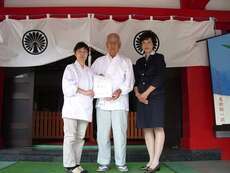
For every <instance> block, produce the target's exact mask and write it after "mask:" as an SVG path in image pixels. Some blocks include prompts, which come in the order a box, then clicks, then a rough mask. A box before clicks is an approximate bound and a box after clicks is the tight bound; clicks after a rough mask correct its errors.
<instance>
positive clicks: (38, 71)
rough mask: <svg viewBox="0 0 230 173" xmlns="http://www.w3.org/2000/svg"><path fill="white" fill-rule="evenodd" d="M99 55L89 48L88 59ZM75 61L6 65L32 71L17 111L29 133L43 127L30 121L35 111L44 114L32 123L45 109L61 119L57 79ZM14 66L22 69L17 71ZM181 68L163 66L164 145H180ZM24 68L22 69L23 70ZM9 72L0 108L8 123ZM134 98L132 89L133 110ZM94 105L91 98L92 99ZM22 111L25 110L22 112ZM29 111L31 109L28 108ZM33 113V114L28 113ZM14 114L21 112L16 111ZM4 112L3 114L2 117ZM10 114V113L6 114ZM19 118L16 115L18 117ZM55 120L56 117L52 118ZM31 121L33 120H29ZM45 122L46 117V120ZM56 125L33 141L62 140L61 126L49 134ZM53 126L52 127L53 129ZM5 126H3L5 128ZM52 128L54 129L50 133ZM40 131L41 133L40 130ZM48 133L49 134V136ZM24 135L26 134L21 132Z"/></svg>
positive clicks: (133, 142) (132, 142)
mask: <svg viewBox="0 0 230 173" xmlns="http://www.w3.org/2000/svg"><path fill="white" fill-rule="evenodd" d="M99 56H102V54H101V53H99V52H97V51H95V50H93V51H92V62H94V60H95V59H96V58H98V57H99ZM74 61H75V58H74V57H73V56H71V57H68V58H66V59H63V60H61V61H58V62H54V63H51V64H48V65H44V66H38V67H33V68H9V69H10V71H11V73H12V74H15V73H16V74H24V73H25V72H28V73H31V74H33V77H32V78H30V81H31V84H30V85H27V86H26V87H24V89H26V90H28V92H29V93H31V94H30V96H31V97H30V98H29V99H28V100H27V102H26V103H27V105H28V106H27V107H26V108H24V107H23V106H20V105H18V106H20V110H21V112H26V113H24V115H25V118H26V117H27V120H26V121H25V122H26V123H27V124H28V123H29V124H30V125H31V127H30V130H28V129H27V130H28V131H29V132H30V135H31V133H32V134H33V132H34V131H36V130H37V131H39V130H44V129H39V128H40V127H39V128H38V129H35V126H36V127H37V125H36V124H34V123H31V122H32V117H34V116H32V114H33V113H37V114H40V112H43V113H44V112H45V114H44V115H39V116H41V117H40V118H41V119H39V121H37V122H36V123H38V125H39V123H40V121H43V120H44V119H45V118H47V117H49V115H46V113H47V112H48V113H49V114H50V115H51V116H53V117H55V116H56V117H58V118H59V119H61V115H60V112H61V109H62V105H63V94H62V88H61V80H62V75H63V71H64V69H65V67H66V65H67V64H70V63H73V62H74ZM18 69H23V70H24V71H23V70H21V71H20V70H19V71H18ZM181 69H182V68H167V70H166V74H165V75H166V124H165V132H166V147H179V144H180V138H181V130H182V124H181V122H182V100H181V98H182V93H181V91H182V89H181V71H182V70H181ZM25 70H26V71H25ZM12 74H10V73H9V74H7V76H8V77H7V81H6V82H5V83H6V87H5V88H7V90H6V91H5V96H6V99H5V102H4V108H5V117H6V121H7V122H10V121H11V120H10V117H11V118H14V116H16V115H14V114H9V111H11V110H17V109H15V108H14V107H9V104H8V103H9V98H10V97H11V96H10V93H12V91H13V90H12V87H13V88H15V87H16V88H18V89H19V88H20V86H18V85H17V84H16V83H13V82H10V76H12ZM135 103H136V98H135V97H134V95H133V92H132V93H130V111H132V112H135V110H136V104H135ZM94 104H95V101H94ZM25 110H26V111H25ZM28 110H32V111H28ZM32 112H33V113H32ZM17 114H21V113H20V112H18V111H17ZM6 115H7V116H6ZM9 115H10V116H9ZM93 116H94V121H93V125H94V130H93V133H94V138H95V139H96V124H95V122H96V121H95V111H94V114H93ZM18 117H20V116H18ZM55 121H56V120H55ZM33 122H34V121H33ZM47 122H48V120H47ZM58 123H59V124H58V125H52V122H51V124H43V126H45V127H44V128H47V129H49V128H52V131H51V132H49V133H50V134H49V135H47V136H46V135H44V136H43V137H44V138H43V140H40V138H39V136H38V138H33V144H38V143H41V144H46V143H62V136H61V133H62V131H63V130H62V129H61V128H60V129H59V133H60V135H59V136H57V137H56V138H55V137H54V138H53V137H52V136H53V135H52V133H56V132H55V131H57V129H55V128H56V127H55V126H59V127H60V126H61V125H60V122H58ZM53 128H54V129H53ZM5 129H7V128H5ZM5 131H6V132H5V136H7V137H8V136H9V132H7V130H5ZM53 131H54V132H53ZM42 133H44V132H42ZM50 136H51V137H50ZM25 137H26V135H25ZM27 137H28V140H30V143H29V142H28V143H27V144H31V142H32V139H31V138H32V137H31V136H30V137H29V136H27ZM128 143H129V144H144V140H143V139H134V140H133V141H132V140H129V141H128Z"/></svg>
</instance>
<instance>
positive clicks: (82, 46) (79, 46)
mask: <svg viewBox="0 0 230 173" xmlns="http://www.w3.org/2000/svg"><path fill="white" fill-rule="evenodd" d="M81 48H85V49H86V50H87V51H88V52H89V46H88V45H87V44H85V43H84V42H83V41H81V42H78V43H77V44H76V45H75V47H74V49H73V52H74V53H76V51H77V50H78V49H81Z"/></svg>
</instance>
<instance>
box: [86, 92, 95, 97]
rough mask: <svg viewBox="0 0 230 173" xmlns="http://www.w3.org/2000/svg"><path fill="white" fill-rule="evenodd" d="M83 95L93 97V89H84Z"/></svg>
mask: <svg viewBox="0 0 230 173" xmlns="http://www.w3.org/2000/svg"><path fill="white" fill-rule="evenodd" d="M85 95H86V96H90V97H93V96H94V91H93V90H86V91H85Z"/></svg>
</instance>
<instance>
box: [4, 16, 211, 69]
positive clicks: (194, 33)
mask: <svg viewBox="0 0 230 173" xmlns="http://www.w3.org/2000/svg"><path fill="white" fill-rule="evenodd" d="M144 30H152V31H153V32H154V33H156V35H157V36H158V38H159V44H160V47H159V49H158V52H159V53H162V54H164V56H165V60H166V64H167V67H184V66H207V65H208V58H207V48H206V43H205V42H200V43H196V41H197V40H200V39H203V38H207V37H210V36H213V35H214V22H213V21H211V20H209V21H202V22H195V21H178V20H166V21H158V20H135V19H129V20H127V21H124V22H117V21H114V20H111V19H108V20H98V19H96V18H88V17H87V18H71V19H57V18H46V19H31V20H14V19H7V20H4V21H2V22H1V23H0V66H2V67H26V66H39V65H44V64H48V63H52V62H55V61H58V60H61V59H64V58H66V57H68V56H70V55H72V54H73V47H74V46H75V44H76V43H77V42H79V41H84V42H86V43H87V44H88V45H89V46H91V47H93V48H94V49H96V50H97V51H99V52H102V53H105V52H106V47H105V41H106V36H107V34H109V33H111V32H116V33H118V34H119V35H120V37H121V42H122V47H121V50H120V54H123V55H124V56H126V57H129V58H130V59H131V60H132V62H133V63H134V64H135V61H136V60H137V59H138V58H139V57H141V55H140V54H138V53H137V51H136V50H135V46H134V45H135V44H134V38H135V36H136V35H137V34H138V33H140V32H141V31H144ZM35 37H36V38H35ZM35 48H36V49H35ZM33 52H35V53H33Z"/></svg>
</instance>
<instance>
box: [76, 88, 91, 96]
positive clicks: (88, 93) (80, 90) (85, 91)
mask: <svg viewBox="0 0 230 173" xmlns="http://www.w3.org/2000/svg"><path fill="white" fill-rule="evenodd" d="M77 92H79V93H80V94H82V95H85V96H89V97H93V96H94V91H93V90H84V89H81V88H78V90H77Z"/></svg>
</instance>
